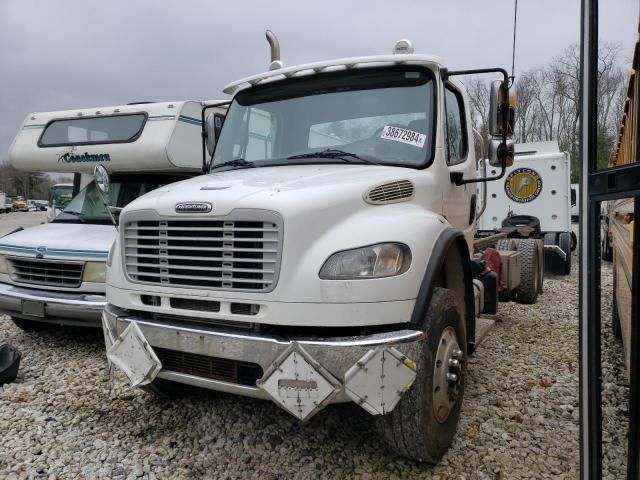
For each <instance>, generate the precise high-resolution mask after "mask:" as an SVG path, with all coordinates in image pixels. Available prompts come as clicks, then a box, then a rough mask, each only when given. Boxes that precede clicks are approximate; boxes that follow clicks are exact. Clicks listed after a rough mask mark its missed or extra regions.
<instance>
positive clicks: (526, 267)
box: [516, 238, 540, 305]
mask: <svg viewBox="0 0 640 480" xmlns="http://www.w3.org/2000/svg"><path fill="white" fill-rule="evenodd" d="M518 251H519V252H520V285H518V288H516V300H517V302H518V303H523V304H526V305H530V304H533V303H536V300H537V299H538V278H539V271H538V270H539V268H540V267H539V263H540V262H539V260H538V246H537V244H536V241H535V240H534V239H531V238H527V239H523V240H522V241H521V242H520V247H519V248H518Z"/></svg>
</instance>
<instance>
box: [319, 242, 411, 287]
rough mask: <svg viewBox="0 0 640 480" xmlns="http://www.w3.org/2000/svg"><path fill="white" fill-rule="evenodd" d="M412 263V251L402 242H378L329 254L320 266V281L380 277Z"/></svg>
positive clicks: (394, 272) (405, 268)
mask: <svg viewBox="0 0 640 480" xmlns="http://www.w3.org/2000/svg"><path fill="white" fill-rule="evenodd" d="M410 265H411V251H410V250H409V247H407V246H406V245H403V244H401V243H378V244H377V245H370V246H368V247H362V248H355V249H353V250H344V251H342V252H337V253H334V254H333V255H331V256H330V257H329V258H328V259H327V261H326V262H324V265H323V266H322V268H321V269H320V273H319V275H320V278H322V279H323V280H347V279H352V280H355V279H358V278H382V277H392V276H394V275H400V274H401V273H404V272H406V271H407V270H408V269H409V266H410Z"/></svg>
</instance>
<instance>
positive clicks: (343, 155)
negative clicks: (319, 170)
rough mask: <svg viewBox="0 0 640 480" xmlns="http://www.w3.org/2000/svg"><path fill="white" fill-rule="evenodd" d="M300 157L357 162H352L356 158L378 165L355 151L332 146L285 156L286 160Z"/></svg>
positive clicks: (361, 161) (359, 160)
mask: <svg viewBox="0 0 640 480" xmlns="http://www.w3.org/2000/svg"><path fill="white" fill-rule="evenodd" d="M301 158H330V159H337V160H343V161H345V162H349V163H357V162H353V160H357V161H358V162H360V163H369V164H371V165H380V164H379V163H377V162H374V161H373V160H369V159H367V158H362V157H361V156H359V155H356V154H355V153H351V152H345V151H344V150H336V149H334V148H328V149H327V150H321V151H319V152H311V153H303V154H300V155H291V156H290V157H287V160H297V159H301ZM351 159H353V160H351Z"/></svg>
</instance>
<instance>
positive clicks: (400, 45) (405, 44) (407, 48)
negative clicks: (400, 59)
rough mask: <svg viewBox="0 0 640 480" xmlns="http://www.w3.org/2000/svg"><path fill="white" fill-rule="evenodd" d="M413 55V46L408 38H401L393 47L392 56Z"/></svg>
mask: <svg viewBox="0 0 640 480" xmlns="http://www.w3.org/2000/svg"><path fill="white" fill-rule="evenodd" d="M403 53H413V44H412V43H411V40H409V39H408V38H401V39H400V40H398V41H397V42H396V43H395V45H394V46H393V54H394V55H399V54H403Z"/></svg>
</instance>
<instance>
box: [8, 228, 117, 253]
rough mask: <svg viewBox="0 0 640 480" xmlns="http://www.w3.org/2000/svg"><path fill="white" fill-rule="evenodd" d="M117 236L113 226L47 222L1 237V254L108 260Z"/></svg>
mask: <svg viewBox="0 0 640 480" xmlns="http://www.w3.org/2000/svg"><path fill="white" fill-rule="evenodd" d="M116 233H117V232H116V229H115V228H114V227H113V226H112V225H95V224H76V223H45V224H43V225H38V226H35V227H31V228H27V229H26V230H21V231H19V232H16V233H11V234H9V235H5V236H4V237H1V238H0V253H1V254H5V255H20V256H34V257H35V256H36V255H41V256H42V258H67V259H68V258H74V259H79V260H80V259H86V260H106V258H107V255H108V253H109V249H110V248H111V244H112V243H113V241H114V239H115V238H116Z"/></svg>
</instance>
